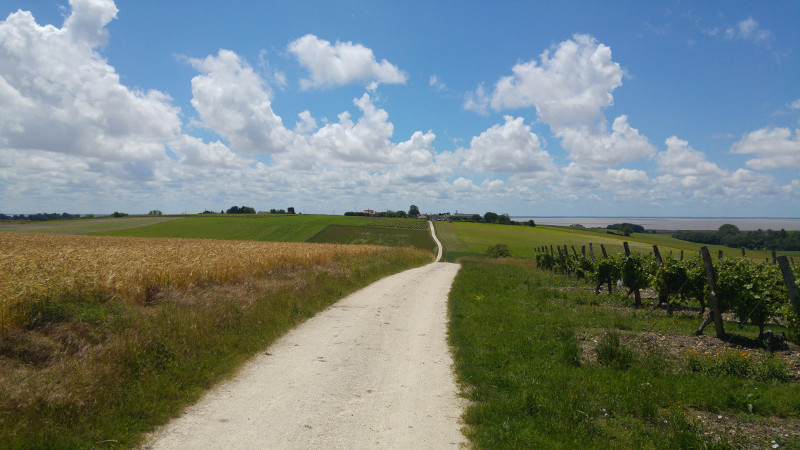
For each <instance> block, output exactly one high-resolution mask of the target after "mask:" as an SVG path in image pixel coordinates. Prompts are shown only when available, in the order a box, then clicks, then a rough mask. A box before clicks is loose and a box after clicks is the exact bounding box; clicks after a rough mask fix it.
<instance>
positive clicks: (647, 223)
mask: <svg viewBox="0 0 800 450" xmlns="http://www.w3.org/2000/svg"><path fill="white" fill-rule="evenodd" d="M530 219H533V221H534V222H536V224H537V225H561V226H569V225H574V224H580V225H583V226H585V227H587V228H594V227H598V228H605V227H606V226H608V225H611V224H614V223H623V222H628V223H634V224H636V225H641V226H643V227H644V228H645V229H647V230H717V229H718V228H719V227H720V226H722V225H724V224H726V223H729V224H732V225H736V226H737V227H739V229H740V230H742V231H751V230H758V229H761V230H780V229H784V230H787V231H797V230H800V218H773V217H770V218H763V217H535V216H525V217H512V220H515V221H518V222H524V221H526V220H530Z"/></svg>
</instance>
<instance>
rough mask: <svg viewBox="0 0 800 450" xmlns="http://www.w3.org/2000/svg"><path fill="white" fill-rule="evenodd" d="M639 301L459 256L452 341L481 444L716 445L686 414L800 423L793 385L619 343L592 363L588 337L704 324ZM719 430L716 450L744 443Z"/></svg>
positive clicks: (518, 264) (522, 264)
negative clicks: (703, 367) (717, 371)
mask: <svg viewBox="0 0 800 450" xmlns="http://www.w3.org/2000/svg"><path fill="white" fill-rule="evenodd" d="M631 302H632V301H631V300H622V299H619V298H618V297H610V296H606V295H599V296H596V295H594V293H593V292H592V290H591V287H589V286H586V285H582V284H578V283H577V282H575V281H574V280H570V279H568V278H566V277H564V276H561V275H556V274H552V273H549V272H542V271H539V270H538V269H536V268H535V266H534V265H533V264H532V263H530V262H526V261H522V260H493V261H489V260H482V259H479V260H476V259H465V260H462V268H461V271H460V272H459V274H458V275H457V277H456V280H455V283H454V285H453V288H452V290H451V293H450V303H449V316H450V330H449V339H450V342H451V345H452V346H453V348H454V360H455V371H456V375H457V378H458V380H459V382H460V384H461V385H462V389H463V392H464V394H463V395H464V396H465V397H466V398H467V399H468V400H469V406H468V408H467V410H466V412H465V413H464V416H463V419H464V421H465V422H466V425H467V429H466V430H467V431H466V433H467V436H468V438H469V439H470V440H471V442H472V443H473V445H475V447H477V448H710V447H712V446H713V444H714V442H713V441H712V440H710V438H711V437H713V436H706V435H705V434H704V431H708V430H707V429H705V426H704V425H702V424H701V423H700V422H699V421H698V420H697V419H696V414H695V413H689V414H686V415H684V414H685V413H686V411H687V410H689V411H694V412H698V413H706V414H708V415H713V416H714V417H716V415H717V414H719V415H723V416H725V417H735V418H736V420H737V421H739V422H740V423H746V422H748V421H751V420H752V421H759V420H763V421H769V419H770V417H789V418H795V419H799V418H800V386H798V385H797V384H788V383H779V382H776V381H774V380H773V381H769V382H764V381H757V380H755V379H751V378H746V377H740V376H731V375H712V374H709V373H705V372H701V371H692V370H689V368H688V367H686V365H685V364H683V363H681V362H674V361H673V360H672V359H670V358H669V357H668V356H667V355H665V354H664V353H662V352H661V351H659V350H658V349H657V348H649V347H646V348H643V347H632V346H631V345H630V344H624V340H622V341H620V340H617V341H615V340H614V339H613V338H609V339H607V342H606V344H604V347H603V346H600V345H598V347H601V348H600V353H602V354H603V356H602V357H600V356H599V354H598V358H597V359H596V362H591V360H587V359H586V356H587V355H584V354H583V344H582V343H583V342H584V341H582V339H586V336H587V335H588V336H596V337H597V339H598V341H601V342H602V341H603V337H602V336H603V335H604V334H605V333H607V332H608V331H612V332H614V333H616V334H618V335H619V336H624V335H627V334H630V333H635V332H638V331H658V332H660V333H663V334H679V335H690V334H691V333H692V332H693V330H694V329H695V328H696V327H697V325H698V324H699V321H700V319H699V318H697V316H696V315H690V316H682V317H678V316H677V315H675V316H672V317H669V316H667V315H666V314H665V313H664V312H663V311H658V310H645V309H640V310H635V309H632V308H630V304H631ZM728 325H729V326H730V327H731V328H734V327H735V324H728ZM741 333H747V334H754V333H757V331H755V330H749V329H748V330H744V331H742V332H740V334H741ZM634 350H635V351H634ZM632 351H633V352H632ZM600 358H604V359H605V361H606V362H607V364H603V363H601V362H598V361H597V360H599V359H600ZM754 398H756V399H757V401H755V402H754V401H752V399H754ZM748 405H750V408H748ZM753 405H755V406H753ZM718 437H720V438H721V441H720V442H717V443H716V445H718V446H720V447H725V446H726V445H725V444H726V442H735V440H732V439H738V438H735V437H730V438H729V437H727V436H718ZM780 439H784V438H783V437H781V438H780ZM767 442H768V441H767ZM767 442H760V443H757V445H758V446H761V447H763V446H765V445H766V443H767ZM782 442H783V441H782ZM792 442H793V445H799V444H800V441H798V440H797V439H796V438H795V439H794V441H792ZM790 445H792V443H791V442H790V443H789V444H788V445H787V446H790Z"/></svg>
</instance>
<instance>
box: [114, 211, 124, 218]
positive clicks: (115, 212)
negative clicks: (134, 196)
mask: <svg viewBox="0 0 800 450" xmlns="http://www.w3.org/2000/svg"><path fill="white" fill-rule="evenodd" d="M127 215H128V214H126V213H121V212H117V211H114V214H111V217H125V216H127Z"/></svg>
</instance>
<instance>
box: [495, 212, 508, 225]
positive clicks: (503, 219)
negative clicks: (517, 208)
mask: <svg viewBox="0 0 800 450" xmlns="http://www.w3.org/2000/svg"><path fill="white" fill-rule="evenodd" d="M495 223H499V224H501V225H511V217H510V216H509V215H508V214H500V215H499V216H497V219H495Z"/></svg>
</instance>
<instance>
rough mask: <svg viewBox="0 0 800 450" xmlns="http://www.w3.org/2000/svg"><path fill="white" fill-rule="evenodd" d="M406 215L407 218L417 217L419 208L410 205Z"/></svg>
mask: <svg viewBox="0 0 800 450" xmlns="http://www.w3.org/2000/svg"><path fill="white" fill-rule="evenodd" d="M408 215H409V217H417V216H418V215H419V208H418V207H417V205H411V206H410V207H409V208H408Z"/></svg>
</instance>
